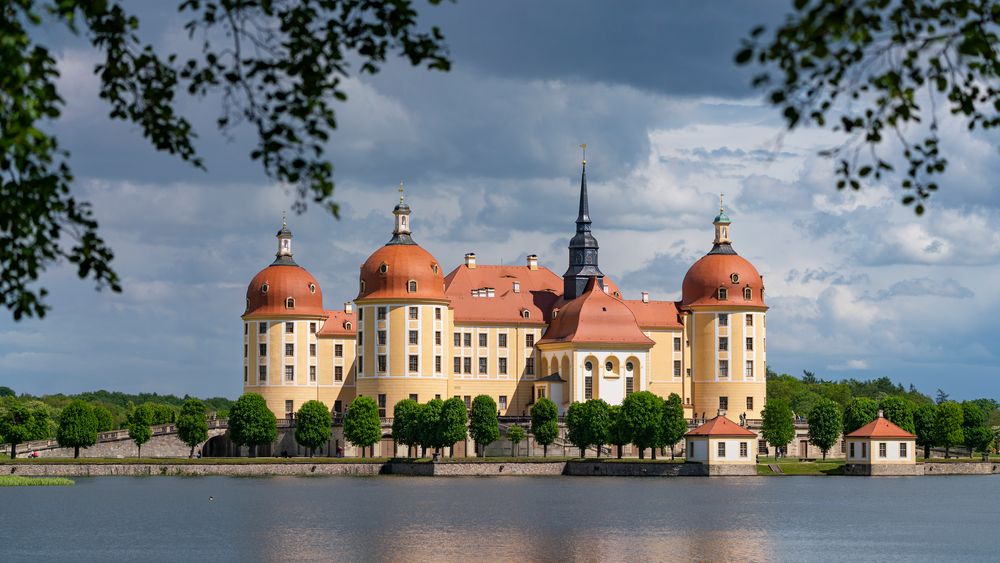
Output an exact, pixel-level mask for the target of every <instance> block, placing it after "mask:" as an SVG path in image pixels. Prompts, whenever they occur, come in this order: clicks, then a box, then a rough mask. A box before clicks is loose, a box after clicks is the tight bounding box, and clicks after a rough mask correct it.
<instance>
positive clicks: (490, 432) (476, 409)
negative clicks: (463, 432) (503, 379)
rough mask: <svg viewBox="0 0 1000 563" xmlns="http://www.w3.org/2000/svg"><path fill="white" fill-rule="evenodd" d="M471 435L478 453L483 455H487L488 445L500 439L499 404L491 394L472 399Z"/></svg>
mask: <svg viewBox="0 0 1000 563" xmlns="http://www.w3.org/2000/svg"><path fill="white" fill-rule="evenodd" d="M469 435H470V436H472V439H473V440H475V442H476V453H477V454H479V455H481V456H485V455H486V446H488V445H490V444H492V443H493V442H496V441H497V440H499V439H500V421H499V420H498V418H497V404H496V402H495V401H494V400H493V398H492V397H490V396H489V395H477V396H476V398H475V399H473V400H472V412H471V414H470V415H469Z"/></svg>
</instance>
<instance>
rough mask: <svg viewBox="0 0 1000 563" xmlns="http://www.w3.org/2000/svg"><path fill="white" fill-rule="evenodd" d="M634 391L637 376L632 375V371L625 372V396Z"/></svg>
mask: <svg viewBox="0 0 1000 563" xmlns="http://www.w3.org/2000/svg"><path fill="white" fill-rule="evenodd" d="M632 393H635V378H634V377H632V372H631V371H628V372H625V396H626V397H628V396H629V395H631V394H632Z"/></svg>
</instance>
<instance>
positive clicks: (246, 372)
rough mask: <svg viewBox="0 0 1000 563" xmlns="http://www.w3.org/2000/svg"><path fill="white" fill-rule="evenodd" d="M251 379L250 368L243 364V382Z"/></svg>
mask: <svg viewBox="0 0 1000 563" xmlns="http://www.w3.org/2000/svg"><path fill="white" fill-rule="evenodd" d="M248 381H250V368H248V367H246V366H243V383H247V382H248Z"/></svg>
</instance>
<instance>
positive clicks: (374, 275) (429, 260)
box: [357, 243, 448, 300]
mask: <svg viewBox="0 0 1000 563" xmlns="http://www.w3.org/2000/svg"><path fill="white" fill-rule="evenodd" d="M411 281H414V282H416V283H417V287H416V291H413V292H411V291H409V288H408V285H409V282H411ZM357 298H358V299H440V300H447V299H448V298H447V297H446V296H445V294H444V274H442V273H441V266H440V265H439V264H438V261H437V259H436V258H434V256H433V255H431V253H430V252H427V251H426V250H424V249H423V248H420V246H418V245H416V244H412V243H411V244H387V245H385V246H383V247H382V248H379V249H378V250H376V251H375V252H374V253H373V254H372V255H371V256H369V257H368V260H365V263H364V264H363V265H362V266H361V288H360V291H359V292H358V297H357Z"/></svg>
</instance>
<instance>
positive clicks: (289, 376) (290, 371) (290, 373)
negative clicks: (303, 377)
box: [285, 366, 295, 381]
mask: <svg viewBox="0 0 1000 563" xmlns="http://www.w3.org/2000/svg"><path fill="white" fill-rule="evenodd" d="M285 381H295V366H285Z"/></svg>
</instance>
